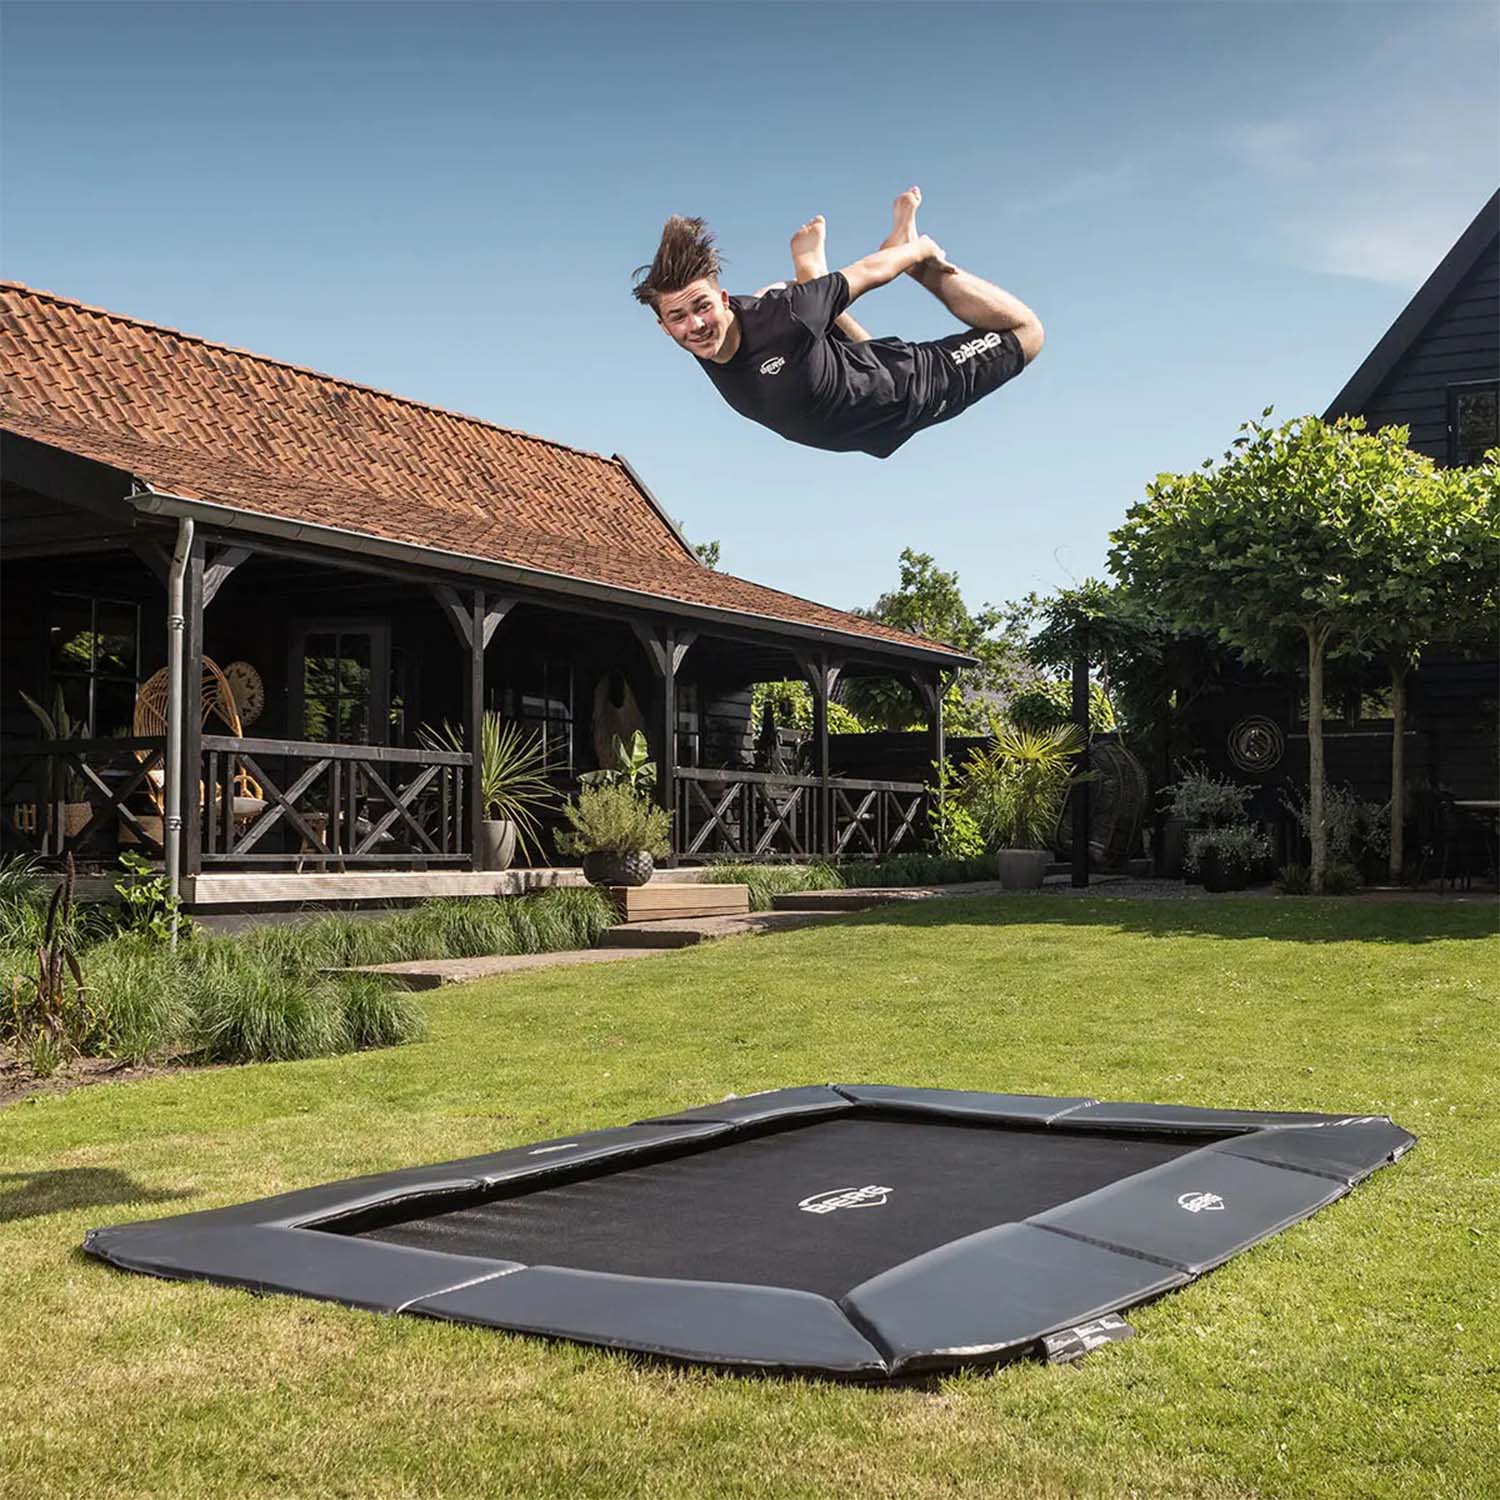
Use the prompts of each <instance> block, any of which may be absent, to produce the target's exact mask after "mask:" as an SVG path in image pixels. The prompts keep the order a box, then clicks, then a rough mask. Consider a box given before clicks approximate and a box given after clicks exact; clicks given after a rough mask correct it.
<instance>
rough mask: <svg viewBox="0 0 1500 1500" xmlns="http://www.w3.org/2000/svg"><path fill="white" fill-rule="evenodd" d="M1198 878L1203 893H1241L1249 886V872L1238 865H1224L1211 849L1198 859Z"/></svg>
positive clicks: (1206, 850)
mask: <svg viewBox="0 0 1500 1500" xmlns="http://www.w3.org/2000/svg"><path fill="white" fill-rule="evenodd" d="M1198 877H1199V879H1200V880H1202V882H1203V889H1204V890H1205V891H1213V892H1215V893H1218V892H1220V891H1242V890H1244V889H1245V887H1246V886H1247V885H1249V884H1250V872H1249V871H1248V870H1246V869H1242V868H1241V867H1240V866H1239V865H1230V864H1226V863H1225V862H1224V861H1223V860H1222V859H1220V858H1219V856H1218V854H1217V852H1216V851H1215V850H1213V849H1205V850H1204V851H1203V853H1202V854H1201V855H1200V856H1199V858H1198Z"/></svg>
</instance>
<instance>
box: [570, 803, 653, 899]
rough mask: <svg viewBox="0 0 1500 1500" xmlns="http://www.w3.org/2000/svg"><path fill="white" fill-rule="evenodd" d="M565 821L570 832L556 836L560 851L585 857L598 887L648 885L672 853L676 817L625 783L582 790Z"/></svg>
mask: <svg viewBox="0 0 1500 1500" xmlns="http://www.w3.org/2000/svg"><path fill="white" fill-rule="evenodd" d="M563 815H564V817H566V818H567V820H568V824H569V828H568V829H567V830H565V831H563V832H561V833H559V834H558V835H557V847H558V848H559V849H560V850H561V851H562V852H563V853H564V854H577V855H580V856H582V859H583V873H584V877H585V878H586V879H587V880H588V881H589V882H590V883H591V884H593V885H645V883H646V882H647V881H648V880H650V878H651V872H652V870H653V869H655V867H656V860H657V859H659V858H661V856H663V855H664V854H666V853H667V851H668V849H670V848H671V844H670V841H669V834H670V832H671V827H672V815H671V813H669V812H668V811H667V810H666V809H665V808H663V807H658V806H657V805H656V804H655V803H654V802H652V801H651V799H650V798H649V797H647V796H646V795H645V794H644V793H642V792H637V791H635V790H634V789H633V788H632V787H631V786H630V785H629V783H628V782H625V781H616V782H604V783H602V784H600V783H595V784H592V785H588V786H585V787H583V789H582V790H581V791H580V792H579V793H578V796H577V797H576V798H575V799H574V800H573V801H572V802H569V803H567V804H566V805H565V806H564V808H563Z"/></svg>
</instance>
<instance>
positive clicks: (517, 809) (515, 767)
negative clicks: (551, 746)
mask: <svg viewBox="0 0 1500 1500" xmlns="http://www.w3.org/2000/svg"><path fill="white" fill-rule="evenodd" d="M417 738H418V739H419V740H420V741H421V742H422V745H423V747H424V748H426V749H428V750H456V751H457V752H458V753H459V754H461V755H462V754H466V753H467V748H468V747H467V746H466V745H465V743H464V735H463V731H462V730H460V729H456V728H454V726H453V725H452V724H450V723H449V722H448V721H447V720H446V719H445V720H444V721H443V727H442V729H441V730H436V729H433V728H432V726H431V725H429V724H424V725H422V727H421V729H420V730H418V732H417ZM479 796H480V800H481V802H482V803H483V804H484V820H483V821H482V822H481V823H480V825H479V846H478V848H476V849H475V850H474V863H475V866H476V868H478V869H481V870H508V869H509V868H510V867H511V864H512V863H513V861H514V860H515V857H516V849H517V847H518V846H519V848H520V850H521V852H522V854H523V855H525V856H526V858H527V859H530V858H531V851H532V848H533V847H536V848H540V846H541V830H540V829H539V828H538V827H537V822H536V816H535V810H537V809H541V808H544V807H548V806H553V805H555V804H556V803H558V802H559V801H560V800H561V798H560V797H559V795H558V793H557V791H556V789H555V788H554V787H553V786H552V783H551V782H549V781H548V780H547V750H546V745H545V743H544V741H543V739H542V737H541V735H540V734H537V733H534V732H533V733H527V732H526V731H525V730H523V729H522V728H521V727H520V725H519V724H514V723H511V724H508V723H506V722H505V721H504V720H503V719H502V718H501V717H500V715H499V714H497V713H486V714H485V715H484V718H483V720H482V721H481V724H480V734H479Z"/></svg>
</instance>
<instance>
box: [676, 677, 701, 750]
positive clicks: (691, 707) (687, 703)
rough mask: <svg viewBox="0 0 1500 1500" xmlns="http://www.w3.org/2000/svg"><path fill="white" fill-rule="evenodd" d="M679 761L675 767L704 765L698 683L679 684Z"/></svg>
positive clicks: (680, 682) (677, 694)
mask: <svg viewBox="0 0 1500 1500" xmlns="http://www.w3.org/2000/svg"><path fill="white" fill-rule="evenodd" d="M676 699H677V749H676V756H677V759H676V760H675V761H674V764H675V765H679V766H701V765H702V764H703V715H702V712H701V710H700V694H699V691H698V684H697V683H696V682H683V681H681V680H679V681H678V683H677V693H676Z"/></svg>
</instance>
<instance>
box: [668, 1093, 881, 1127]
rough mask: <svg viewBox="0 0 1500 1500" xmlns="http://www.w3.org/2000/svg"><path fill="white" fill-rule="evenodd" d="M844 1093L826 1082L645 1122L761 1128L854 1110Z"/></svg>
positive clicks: (690, 1110) (749, 1097)
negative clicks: (770, 1123) (781, 1121)
mask: <svg viewBox="0 0 1500 1500" xmlns="http://www.w3.org/2000/svg"><path fill="white" fill-rule="evenodd" d="M851 1107H852V1106H851V1105H850V1102H849V1101H848V1100H847V1099H845V1098H844V1097H843V1095H842V1094H838V1093H835V1092H834V1090H833V1089H832V1088H831V1087H829V1086H828V1085H827V1084H824V1083H813V1084H806V1085H804V1086H802V1087H800V1088H791V1089H771V1090H769V1091H768V1092H767V1093H763V1094H741V1095H737V1096H736V1097H734V1098H733V1099H724V1100H721V1101H720V1102H719V1103H718V1104H702V1105H699V1106H698V1107H697V1108H696V1109H682V1110H678V1111H677V1112H676V1113H675V1114H670V1115H658V1116H656V1117H655V1118H653V1119H650V1120H642V1121H640V1123H641V1124H642V1125H672V1124H676V1123H678V1122H680V1121H693V1120H708V1121H715V1120H717V1121H723V1122H725V1123H727V1124H731V1125H735V1126H741V1127H743V1126H745V1125H758V1124H761V1123H763V1122H768V1121H772V1120H778V1119H794V1118H795V1117H796V1116H798V1115H823V1114H835V1113H837V1112H838V1111H840V1110H846V1109H849V1108H851Z"/></svg>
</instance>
